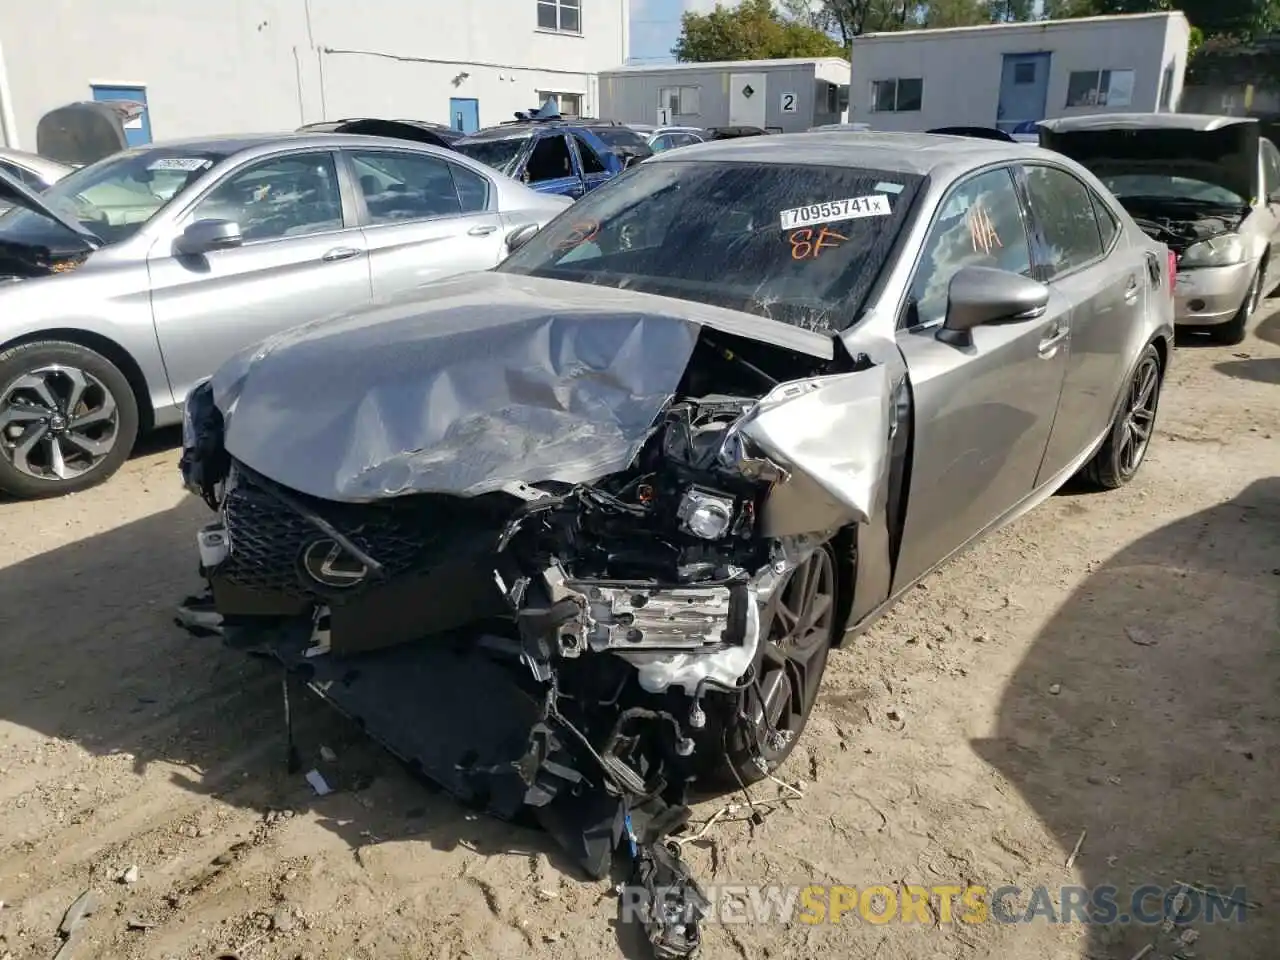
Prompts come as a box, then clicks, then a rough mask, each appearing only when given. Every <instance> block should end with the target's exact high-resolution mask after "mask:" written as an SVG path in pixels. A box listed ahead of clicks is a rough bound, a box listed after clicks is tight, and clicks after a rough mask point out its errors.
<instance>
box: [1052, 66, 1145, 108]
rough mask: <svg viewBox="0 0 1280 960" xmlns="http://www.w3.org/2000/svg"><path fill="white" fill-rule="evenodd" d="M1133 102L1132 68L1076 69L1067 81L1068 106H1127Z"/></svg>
mask: <svg viewBox="0 0 1280 960" xmlns="http://www.w3.org/2000/svg"><path fill="white" fill-rule="evenodd" d="M1132 102H1133V71H1132V70H1074V71H1072V73H1071V78H1070V79H1069V80H1068V81H1067V106H1068V107H1127V106H1129V104H1130V103H1132Z"/></svg>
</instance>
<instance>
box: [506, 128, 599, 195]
mask: <svg viewBox="0 0 1280 960" xmlns="http://www.w3.org/2000/svg"><path fill="white" fill-rule="evenodd" d="M535 136H536V137H537V142H536V143H535V144H534V145H533V149H532V150H530V151H529V158H528V159H527V160H526V161H525V164H524V173H523V174H522V175H521V177H520V179H522V180H523V181H524V182H525V183H527V184H528V185H529V186H531V187H533V189H535V190H537V191H538V192H539V193H556V194H560V195H562V196H567V197H573V198H575V199H576V198H578V197H581V196H582V195H583V194H584V193H586V187H585V186H584V185H583V182H582V178H581V177H580V176H579V175H578V171H577V166H576V164H575V162H574V158H573V153H572V151H571V150H570V149H569V141H568V139H567V138H566V137H565V135H564V134H563V133H544V134H541V135H537V134H535Z"/></svg>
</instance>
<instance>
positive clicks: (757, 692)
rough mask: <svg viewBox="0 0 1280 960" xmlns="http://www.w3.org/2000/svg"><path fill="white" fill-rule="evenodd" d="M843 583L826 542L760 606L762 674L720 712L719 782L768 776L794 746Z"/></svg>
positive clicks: (818, 678) (822, 667)
mask: <svg viewBox="0 0 1280 960" xmlns="http://www.w3.org/2000/svg"><path fill="white" fill-rule="evenodd" d="M839 584H840V578H839V570H838V567H837V565H836V559H835V553H834V551H833V550H832V548H831V545H830V544H825V545H823V546H822V547H819V548H818V549H817V550H815V551H814V552H813V553H812V554H810V555H809V557H808V558H807V559H806V560H805V561H804V562H803V563H801V564H800V565H799V566H797V567H796V568H795V569H794V570H792V571H791V574H790V575H789V576H788V578H787V581H786V583H785V584H783V586H782V588H781V589H780V590H779V591H778V593H777V594H776V595H775V598H774V600H772V601H771V602H770V603H769V604H768V605H767V607H766V608H765V610H763V611H762V623H761V625H760V630H761V640H760V643H761V646H762V648H763V649H762V651H761V653H760V655H758V656H757V663H758V666H757V667H756V670H755V677H756V682H755V683H753V684H752V685H751V686H750V687H748V688H747V689H746V690H745V691H743V693H742V695H741V696H740V697H735V698H733V699H732V700H731V701H727V702H726V703H725V705H724V708H723V710H722V714H721V718H720V724H719V726H720V728H721V729H722V730H723V741H722V742H723V746H724V754H725V755H724V756H723V757H722V758H721V761H722V762H721V765H720V766H721V769H720V770H719V771H717V772H716V773H715V774H714V775H713V777H712V779H713V780H715V781H716V782H717V783H718V784H719V785H721V786H735V785H739V784H741V785H747V784H751V783H755V782H756V781H758V780H762V779H764V777H765V775H766V772H767V773H772V772H773V771H774V770H776V769H777V768H778V767H780V766H781V765H782V764H783V762H785V761H786V759H787V757H789V756H790V755H791V751H792V750H793V749H795V745H796V743H797V742H798V741H799V739H800V735H801V734H802V733H803V732H804V728H805V726H806V725H807V724H808V722H809V716H810V714H811V713H812V712H813V707H814V704H815V703H816V702H817V700H818V690H819V687H820V686H821V684H822V676H823V674H824V672H825V671H826V668H827V658H828V655H829V654H830V652H831V643H832V639H833V638H834V636H835V631H836V629H837V623H836V619H837V617H836V614H837V611H838V609H839V604H838V599H839V598H838V596H837V591H838V589H839ZM758 760H763V761H764V764H765V767H766V770H762V769H760V766H759V764H758Z"/></svg>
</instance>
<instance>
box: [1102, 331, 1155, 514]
mask: <svg viewBox="0 0 1280 960" xmlns="http://www.w3.org/2000/svg"><path fill="white" fill-rule="evenodd" d="M1160 386H1161V369H1160V354H1159V353H1157V352H1156V348H1155V347H1154V346H1152V345H1150V344H1148V345H1147V347H1146V349H1145V350H1143V352H1142V356H1141V357H1140V358H1139V359H1138V365H1137V367H1135V368H1134V371H1133V375H1132V376H1131V377H1130V378H1129V384H1128V386H1127V387H1126V388H1125V392H1124V396H1123V397H1122V398H1121V400H1120V409H1119V410H1117V411H1116V416H1115V419H1114V420H1112V422H1111V432H1110V433H1109V434H1108V435H1107V439H1106V440H1105V441H1104V442H1103V444H1102V447H1101V448H1100V449H1099V450H1098V452H1097V453H1096V454H1095V455H1094V458H1093V459H1092V460H1091V461H1090V462H1089V465H1088V467H1086V468H1085V475H1086V476H1087V477H1088V478H1089V479H1090V480H1091V481H1092V482H1093V483H1095V484H1096V485H1097V486H1099V487H1102V488H1103V489H1106V490H1114V489H1116V488H1117V487H1122V486H1124V485H1125V484H1126V483H1128V482H1129V481H1130V480H1132V479H1133V478H1134V477H1135V476H1136V475H1137V473H1138V468H1139V467H1141V466H1142V461H1143V459H1144V458H1145V457H1146V455H1147V449H1148V448H1149V447H1150V445H1151V434H1152V433H1153V432H1154V430H1155V425H1156V411H1157V410H1158V409H1159V406H1160Z"/></svg>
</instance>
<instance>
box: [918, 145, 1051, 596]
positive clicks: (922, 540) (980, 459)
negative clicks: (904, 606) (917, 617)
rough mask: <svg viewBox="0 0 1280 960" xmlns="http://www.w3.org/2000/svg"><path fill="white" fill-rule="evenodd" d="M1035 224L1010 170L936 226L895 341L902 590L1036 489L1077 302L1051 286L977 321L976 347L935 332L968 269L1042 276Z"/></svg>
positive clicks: (958, 188) (993, 172)
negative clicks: (908, 397)
mask: <svg viewBox="0 0 1280 960" xmlns="http://www.w3.org/2000/svg"><path fill="white" fill-rule="evenodd" d="M1027 227H1028V225H1027V220H1026V216H1025V211H1024V209H1023V206H1022V202H1021V198H1020V195H1019V193H1018V192H1017V190H1016V188H1015V183H1014V179H1013V171H1012V170H1011V169H1010V168H1009V167H1007V166H1001V167H994V168H989V169H987V170H984V171H981V172H978V173H975V174H972V175H970V176H969V177H968V178H967V179H965V180H963V181H961V182H959V183H957V184H955V185H954V186H953V187H952V188H951V189H950V190H949V191H948V193H947V195H946V196H945V197H944V198H943V200H942V202H941V204H940V205H939V206H938V209H937V212H936V214H935V216H934V219H933V222H932V223H931V225H930V228H929V232H928V235H927V237H926V239H925V242H924V246H923V248H922V251H921V254H920V259H919V261H918V262H917V264H916V270H915V274H914V275H913V278H912V281H911V284H910V288H909V294H908V298H907V302H906V304H905V307H904V310H903V314H902V318H901V321H900V329H899V332H898V337H897V341H898V348H899V350H900V351H901V352H902V356H903V359H904V360H905V361H906V364H907V369H908V373H909V376H910V382H911V390H912V401H913V409H914V411H915V413H914V421H913V427H912V430H913V432H912V451H913V453H912V462H911V472H910V480H909V483H910V491H909V494H908V497H909V499H908V509H907V516H906V523H905V526H904V528H903V531H902V541H901V547H900V549H899V554H898V564H897V567H896V569H895V572H894V585H895V589H899V588H901V587H902V586H903V585H905V584H907V583H910V582H911V581H913V580H915V579H916V578H917V577H919V576H920V575H921V574H923V573H925V572H926V571H928V570H929V569H930V568H931V567H932V566H934V565H935V564H936V563H938V562H939V561H941V560H943V559H945V558H946V557H948V556H950V555H951V554H952V553H953V552H955V551H956V550H957V549H959V548H960V547H962V546H963V545H964V544H965V543H966V542H968V541H969V540H970V539H972V538H973V537H974V536H975V535H976V534H978V533H980V532H982V531H983V530H984V529H986V528H987V527H989V526H990V525H991V524H992V523H994V522H995V521H997V520H999V519H1000V518H1001V517H1003V516H1004V515H1006V514H1007V513H1008V512H1009V511H1010V510H1011V508H1013V507H1014V506H1015V505H1016V504H1017V503H1019V502H1020V501H1022V500H1023V499H1024V498H1026V497H1027V496H1029V495H1030V493H1031V492H1032V490H1033V488H1034V485H1035V480H1036V474H1037V472H1038V470H1039V468H1040V461H1041V459H1042V458H1043V457H1044V451H1045V446H1046V444H1047V442H1048V439H1049V432H1050V429H1051V427H1052V424H1053V418H1054V413H1055V411H1056V410H1057V406H1058V394H1059V392H1060V391H1061V387H1062V380H1063V375H1064V372H1065V370H1066V351H1065V344H1064V340H1065V324H1066V320H1067V317H1068V315H1069V313H1070V305H1069V303H1068V302H1067V301H1066V299H1065V298H1064V297H1062V296H1061V295H1060V294H1054V293H1051V294H1050V299H1049V304H1048V309H1047V310H1046V312H1045V314H1044V315H1043V316H1041V317H1039V318H1037V319H1032V320H1024V321H1019V322H1007V323H1001V324H990V325H985V326H980V327H977V328H976V329H974V330H973V332H972V336H973V344H972V346H971V347H957V346H952V345H950V344H947V343H944V342H942V341H941V340H939V339H937V333H938V329H939V327H940V326H941V324H942V321H943V319H944V317H945V316H946V309H947V296H948V293H947V291H948V286H949V284H950V282H951V279H952V277H954V276H955V274H956V272H957V271H959V270H960V269H961V268H962V267H966V266H985V267H995V268H998V269H1003V270H1008V271H1010V272H1012V273H1018V274H1022V275H1024V276H1031V275H1032V274H1033V262H1032V259H1031V246H1030V239H1029V237H1030V234H1029V230H1028V229H1027Z"/></svg>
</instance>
